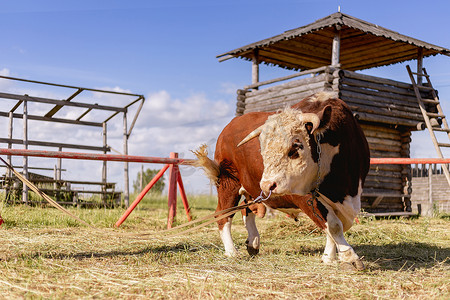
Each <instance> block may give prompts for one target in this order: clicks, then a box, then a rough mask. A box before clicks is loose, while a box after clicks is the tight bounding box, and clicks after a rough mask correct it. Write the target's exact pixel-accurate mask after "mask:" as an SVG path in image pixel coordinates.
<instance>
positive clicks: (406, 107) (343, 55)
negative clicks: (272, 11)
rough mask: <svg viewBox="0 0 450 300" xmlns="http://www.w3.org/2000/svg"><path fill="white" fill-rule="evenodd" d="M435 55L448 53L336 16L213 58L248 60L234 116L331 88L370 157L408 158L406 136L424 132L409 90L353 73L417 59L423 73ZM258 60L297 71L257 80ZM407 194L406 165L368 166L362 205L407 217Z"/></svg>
mask: <svg viewBox="0 0 450 300" xmlns="http://www.w3.org/2000/svg"><path fill="white" fill-rule="evenodd" d="M437 54H444V55H447V56H450V50H449V49H446V48H443V47H439V46H436V45H432V44H429V43H426V42H423V41H420V40H417V39H414V38H412V37H408V36H405V35H402V34H399V33H397V32H394V31H392V30H389V29H386V28H383V27H380V26H378V25H375V24H372V23H369V22H366V21H363V20H360V19H357V18H354V17H352V16H349V15H346V14H343V13H340V12H338V13H334V14H331V15H329V16H327V17H325V18H322V19H319V20H317V21H315V22H314V23H312V24H309V25H306V26H303V27H299V28H297V29H293V30H289V31H286V32H284V33H282V34H279V35H277V36H274V37H270V38H267V39H264V40H262V41H259V42H255V43H252V44H249V45H246V46H243V47H240V48H238V49H235V50H232V51H228V52H226V53H224V54H221V55H218V56H217V58H218V59H219V61H224V60H227V59H230V58H242V59H245V60H249V61H252V84H250V85H248V86H245V87H243V88H242V89H239V90H238V91H237V104H236V106H237V108H236V115H241V114H245V113H248V112H252V111H276V110H278V109H280V108H283V107H285V106H287V105H292V104H294V103H296V102H298V101H299V100H301V99H303V98H304V97H306V96H308V95H311V94H312V93H315V92H319V91H324V90H329V91H332V92H334V93H335V94H336V96H338V97H339V98H341V99H342V100H344V101H345V102H346V103H347V104H348V105H349V106H350V108H351V109H352V111H353V112H354V115H355V117H356V118H357V119H358V120H359V122H360V124H361V126H362V128H363V130H364V132H365V134H366V136H367V140H368V142H369V146H370V151H371V156H372V157H410V142H411V132H412V131H415V130H423V129H424V128H425V127H424V123H423V122H424V117H423V116H422V114H421V111H420V108H419V105H418V101H417V98H416V95H415V92H414V89H413V85H412V84H411V83H405V82H400V81H395V80H391V79H387V78H380V77H375V76H369V75H364V74H362V73H359V72H356V71H360V70H364V69H369V68H373V67H380V66H386V65H391V64H395V63H400V62H404V61H408V60H417V69H418V70H422V65H423V58H424V57H427V56H434V55H437ZM261 63H264V64H267V65H273V66H278V67H281V68H285V69H291V70H296V71H299V72H298V73H295V74H292V75H288V76H284V77H282V78H277V79H273V80H268V81H264V82H260V81H259V64H261ZM405 72H406V70H405ZM417 73H421V72H417ZM417 81H418V82H419V83H421V82H422V76H420V75H418V78H417ZM427 93H429V92H425V93H424V94H423V95H422V96H423V97H425V98H426V97H428V95H427ZM436 121H439V120H436ZM411 192H412V188H411V167H410V165H372V166H371V169H370V172H369V175H368V177H367V180H366V183H365V186H364V192H363V198H362V206H363V209H364V210H365V211H367V212H372V213H378V214H383V213H389V214H391V215H395V214H408V213H410V212H411V202H410V198H411Z"/></svg>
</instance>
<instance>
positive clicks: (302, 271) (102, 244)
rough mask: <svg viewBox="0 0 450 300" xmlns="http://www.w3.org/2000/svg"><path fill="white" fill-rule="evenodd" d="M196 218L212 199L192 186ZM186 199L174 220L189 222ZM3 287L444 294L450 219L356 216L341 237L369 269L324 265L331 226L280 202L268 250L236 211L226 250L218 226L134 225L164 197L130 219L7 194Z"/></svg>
mask: <svg viewBox="0 0 450 300" xmlns="http://www.w3.org/2000/svg"><path fill="white" fill-rule="evenodd" d="M188 198H189V203H190V205H191V207H192V214H193V216H194V218H198V217H201V216H205V215H207V214H210V213H212V212H213V211H214V209H215V206H216V200H215V199H213V198H210V197H206V196H202V197H200V196H199V197H192V196H191V197H188ZM180 203H181V201H179V205H178V215H177V223H178V224H181V223H184V222H186V216H185V213H184V209H183V207H182V205H181V204H180ZM0 209H1V215H2V217H3V219H5V223H4V224H3V225H2V228H1V229H0V274H1V276H0V298H6V299H16V298H30V299H36V298H38V299H39V298H45V299H47V298H52V299H80V298H81V299H91V298H107V299H115V298H121V299H137V298H145V299H172V298H173V299H205V298H206V299H244V298H245V299H274V298H275V299H292V298H296V299H360V298H362V299H379V298H381V299H405V298H406V299H411V298H418V299H449V298H450V290H449V286H450V260H449V257H450V219H449V218H448V217H441V218H416V219H387V220H375V219H371V218H360V224H356V225H355V226H354V227H352V229H350V231H349V232H347V233H346V238H347V240H348V242H349V243H350V244H352V245H353V246H354V248H355V251H356V252H357V253H358V254H359V255H360V256H364V258H363V260H364V262H365V264H366V267H367V268H366V270H365V271H363V272H353V271H344V270H342V269H341V268H340V267H339V265H332V266H327V265H323V264H322V263H321V261H320V257H321V254H322V251H323V248H324V244H325V236H324V234H323V233H322V232H321V231H320V230H318V229H317V228H316V227H315V226H314V224H313V223H312V222H311V221H310V220H308V219H306V218H300V220H299V221H298V222H294V221H293V220H292V219H289V218H287V217H285V215H283V214H278V215H277V216H275V217H273V218H265V219H258V220H257V225H258V228H259V229H260V233H261V251H260V254H259V255H258V256H256V257H250V256H248V255H247V253H246V250H245V239H246V236H247V234H246V231H245V228H244V226H243V223H242V221H241V217H240V213H238V214H237V215H236V216H235V218H234V222H233V238H234V240H235V244H236V246H237V248H238V250H239V252H240V256H239V257H237V258H226V257H224V255H223V246H222V242H221V241H220V238H219V234H218V232H217V228H216V226H215V225H214V224H213V225H210V226H208V227H205V228H202V229H200V230H199V231H197V232H193V233H190V234H187V235H183V236H179V237H175V238H170V239H169V238H164V237H159V236H158V235H156V234H155V235H150V237H149V238H145V239H143V238H139V237H133V236H131V235H130V234H131V233H143V232H158V231H161V230H162V229H164V228H165V226H166V222H167V198H166V197H163V196H152V197H150V198H145V199H144V200H143V201H142V202H141V203H140V204H139V205H138V207H137V208H136V210H135V211H134V212H133V213H132V214H131V215H130V216H129V218H128V219H127V220H126V221H125V222H124V223H123V225H122V226H121V227H120V228H119V229H116V228H114V227H113V224H114V223H115V222H116V221H117V219H118V218H119V217H120V216H121V215H122V213H123V211H124V209H101V208H96V209H76V208H70V210H71V212H73V213H74V214H76V215H77V216H79V217H80V218H82V219H83V220H86V221H87V222H89V223H91V224H93V225H94V226H95V227H97V228H98V230H92V229H89V228H87V227H85V226H82V225H79V224H78V223H76V221H72V219H70V218H69V217H66V216H64V215H62V214H61V212H59V211H58V210H56V209H53V208H48V207H28V206H23V205H21V206H7V205H5V204H0Z"/></svg>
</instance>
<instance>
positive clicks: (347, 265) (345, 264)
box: [341, 259, 366, 271]
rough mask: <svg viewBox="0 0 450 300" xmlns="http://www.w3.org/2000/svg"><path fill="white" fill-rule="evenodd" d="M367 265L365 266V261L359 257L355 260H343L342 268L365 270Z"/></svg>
mask: <svg viewBox="0 0 450 300" xmlns="http://www.w3.org/2000/svg"><path fill="white" fill-rule="evenodd" d="M365 268H366V267H365V266H364V263H363V262H362V261H361V260H360V259H357V260H356V261H354V262H351V263H350V262H341V269H343V270H346V271H363V270H364V269H365Z"/></svg>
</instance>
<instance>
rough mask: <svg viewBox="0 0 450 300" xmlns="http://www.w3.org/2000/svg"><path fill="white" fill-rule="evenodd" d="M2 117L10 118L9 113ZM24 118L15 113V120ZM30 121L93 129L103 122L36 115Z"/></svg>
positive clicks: (29, 117) (0, 113) (3, 113)
mask: <svg viewBox="0 0 450 300" xmlns="http://www.w3.org/2000/svg"><path fill="white" fill-rule="evenodd" d="M0 116H2V117H8V113H7V112H0ZM22 117H23V115H22V114H19V113H14V114H13V118H15V119H21V118H22ZM28 120H35V121H46V122H56V123H64V124H74V125H85V126H93V127H102V123H101V122H90V121H75V120H70V119H63V118H55V117H53V118H46V117H41V116H36V115H28Z"/></svg>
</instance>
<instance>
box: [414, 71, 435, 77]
mask: <svg viewBox="0 0 450 300" xmlns="http://www.w3.org/2000/svg"><path fill="white" fill-rule="evenodd" d="M411 73H413V74H414V75H418V76H423V77H430V75H428V74H423V73H417V72H411Z"/></svg>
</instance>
